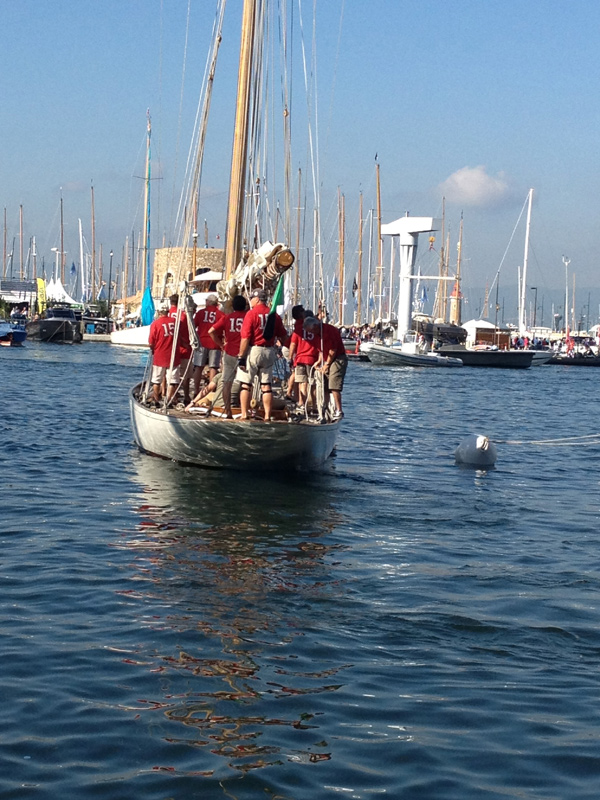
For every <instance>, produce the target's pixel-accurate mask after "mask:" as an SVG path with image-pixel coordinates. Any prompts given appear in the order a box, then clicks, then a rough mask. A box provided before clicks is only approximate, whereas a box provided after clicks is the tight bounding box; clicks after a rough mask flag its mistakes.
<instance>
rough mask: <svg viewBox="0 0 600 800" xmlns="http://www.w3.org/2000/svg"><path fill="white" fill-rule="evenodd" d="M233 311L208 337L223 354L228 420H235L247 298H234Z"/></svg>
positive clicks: (239, 296) (224, 390)
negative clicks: (235, 388) (234, 393)
mask: <svg viewBox="0 0 600 800" xmlns="http://www.w3.org/2000/svg"><path fill="white" fill-rule="evenodd" d="M232 304H233V311H231V312H230V313H229V314H224V315H223V316H222V317H221V318H220V319H219V320H218V321H217V322H216V323H215V324H214V325H213V326H212V328H210V329H209V331H208V335H209V336H210V337H211V339H212V340H213V342H214V343H215V344H216V345H217V346H218V347H219V349H220V350H222V352H223V404H224V406H225V415H226V417H227V419H233V415H232V413H231V387H232V385H233V381H234V379H235V374H236V371H237V367H238V353H239V352H240V343H241V339H242V336H241V333H242V324H243V322H244V317H245V316H246V313H247V312H246V307H247V303H246V298H245V297H243V296H242V295H241V294H238V295H236V296H235V297H234V298H233V303H232Z"/></svg>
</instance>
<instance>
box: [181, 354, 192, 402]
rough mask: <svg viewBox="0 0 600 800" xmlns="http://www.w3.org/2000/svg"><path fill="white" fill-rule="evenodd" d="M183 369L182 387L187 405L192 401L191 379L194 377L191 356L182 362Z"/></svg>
mask: <svg viewBox="0 0 600 800" xmlns="http://www.w3.org/2000/svg"><path fill="white" fill-rule="evenodd" d="M181 368H182V370H183V378H182V379H181V388H182V389H183V402H184V403H185V404H186V406H187V405H188V404H189V402H190V379H191V377H192V370H193V364H192V360H191V358H190V359H188V360H185V361H182V362H181Z"/></svg>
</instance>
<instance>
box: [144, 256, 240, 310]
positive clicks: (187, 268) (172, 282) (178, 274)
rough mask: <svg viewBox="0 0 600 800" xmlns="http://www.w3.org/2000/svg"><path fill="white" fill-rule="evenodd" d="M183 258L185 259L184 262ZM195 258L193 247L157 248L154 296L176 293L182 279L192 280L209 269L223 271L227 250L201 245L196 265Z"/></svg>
mask: <svg viewBox="0 0 600 800" xmlns="http://www.w3.org/2000/svg"><path fill="white" fill-rule="evenodd" d="M182 259H184V263H183V264H182V263H181V262H182ZM193 259H194V253H193V250H192V249H187V251H185V249H184V248H183V247H160V248H157V249H156V250H155V251H154V278H153V283H152V296H153V297H154V298H155V299H156V298H161V297H168V296H169V295H171V294H175V293H176V292H177V291H178V283H179V281H180V280H186V281H191V280H193V278H194V277H195V276H197V275H200V274H201V273H203V272H206V271H207V270H210V271H214V272H222V271H223V269H224V266H225V251H224V250H221V249H218V250H217V249H215V248H205V247H199V248H198V249H197V250H196V264H195V267H194V263H193Z"/></svg>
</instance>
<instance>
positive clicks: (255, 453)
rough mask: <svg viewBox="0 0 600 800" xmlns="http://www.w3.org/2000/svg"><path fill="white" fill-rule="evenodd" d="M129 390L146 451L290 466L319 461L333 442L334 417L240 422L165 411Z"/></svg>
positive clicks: (213, 461) (213, 462) (213, 463)
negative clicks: (141, 400)
mask: <svg viewBox="0 0 600 800" xmlns="http://www.w3.org/2000/svg"><path fill="white" fill-rule="evenodd" d="M137 388H138V387H135V388H134V389H133V390H132V391H131V393H130V395H129V407H130V412H131V424H132V427H133V435H134V437H135V441H136V443H137V445H138V447H139V448H140V449H141V450H143V451H145V452H146V453H150V454H151V455H155V456H160V457H162V458H168V459H171V460H173V461H178V462H181V463H184V464H195V465H197V466H200V467H213V468H219V469H235V470H258V471H260V470H275V469H276V470H278V471H286V472H294V471H295V470H297V469H314V468H317V467H320V466H322V465H323V464H324V463H325V461H327V459H328V458H329V456H330V455H331V453H332V452H333V449H334V447H335V440H336V436H337V432H338V429H339V424H340V423H339V421H338V422H329V423H326V424H323V425H319V424H315V423H312V422H308V421H306V422H287V421H285V422H284V421H282V422H280V421H277V422H240V421H238V420H226V419H219V418H217V417H211V418H206V417H201V418H198V417H197V416H193V415H191V414H187V413H185V412H183V411H175V410H169V412H168V413H167V414H165V413H164V412H162V411H156V410H154V409H151V408H148V407H146V406H144V405H142V404H141V403H139V402H138V401H137V400H136V399H135V396H134V392H135V391H136V389H137Z"/></svg>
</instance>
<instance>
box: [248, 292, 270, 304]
mask: <svg viewBox="0 0 600 800" xmlns="http://www.w3.org/2000/svg"><path fill="white" fill-rule="evenodd" d="M250 297H257V298H258V300H259V302H260V303H266V302H267V293H266V292H265V290H264V289H255V290H254V291H253V292H252V294H251V295H250Z"/></svg>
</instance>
